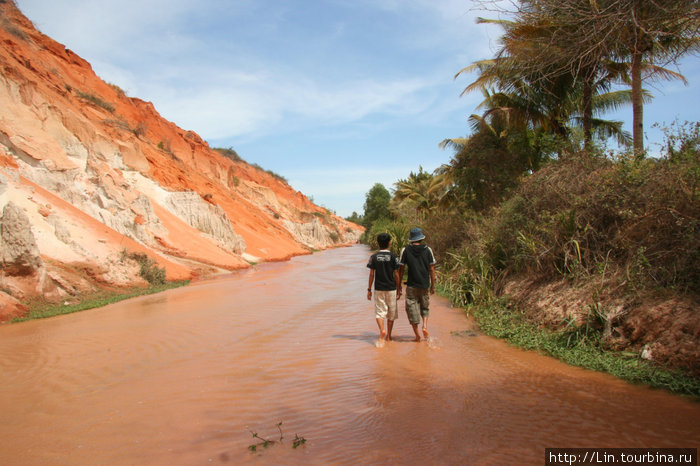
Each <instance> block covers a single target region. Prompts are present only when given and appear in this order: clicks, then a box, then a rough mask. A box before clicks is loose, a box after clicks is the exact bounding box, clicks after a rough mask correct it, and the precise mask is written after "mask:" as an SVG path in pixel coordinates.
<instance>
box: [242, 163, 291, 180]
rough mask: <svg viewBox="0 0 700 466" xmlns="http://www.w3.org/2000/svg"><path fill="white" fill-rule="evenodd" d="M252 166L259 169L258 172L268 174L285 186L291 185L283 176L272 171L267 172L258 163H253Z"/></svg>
mask: <svg viewBox="0 0 700 466" xmlns="http://www.w3.org/2000/svg"><path fill="white" fill-rule="evenodd" d="M251 165H252V166H253V167H255V168H257V169H258V170H260V171H263V172H265V173H267V174H268V175H270V176H272V177H273V178H275V179H277V180H278V181H281V182H282V183H284V184H289V181H287V178H285V177H283V176H282V175H279V174H277V173H275V172H273V171H272V170H266V169H264V168H263V167H261V166H260V165H258V164H257V163H253V164H251Z"/></svg>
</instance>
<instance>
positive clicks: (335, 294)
mask: <svg viewBox="0 0 700 466" xmlns="http://www.w3.org/2000/svg"><path fill="white" fill-rule="evenodd" d="M367 257H368V250H367V249H365V248H364V247H361V246H357V247H352V248H343V249H337V250H332V251H327V252H323V253H318V254H314V255H312V256H302V257H297V258H295V259H293V260H292V261H290V262H283V263H274V264H265V265H261V266H257V267H255V268H254V269H253V270H249V271H245V272H240V273H236V274H234V275H232V276H230V277H225V278H220V279H217V280H211V281H205V282H199V283H195V284H192V285H190V286H188V287H185V288H178V289H174V290H170V291H167V292H165V293H162V294H159V295H154V296H146V297H141V298H136V299H133V300H129V301H126V302H121V303H117V304H114V305H111V306H108V307H105V308H102V309H96V310H92V311H85V312H82V313H78V314H72V315H68V316H61V317H56V318H52V319H48V320H40V321H31V322H24V323H21V324H14V325H6V326H2V327H0V380H2V384H1V385H0V436H1V437H2V439H3V441H2V444H1V445H0V464H3V465H40V464H41V465H46V464H71V465H82V464H86V465H87V464H183V465H196V464H209V463H230V464H241V463H253V464H256V463H257V464H273V463H277V464H279V463H284V464H368V463H389V462H394V463H397V464H406V463H421V464H457V463H462V464H542V463H543V458H544V449H545V448H548V447H693V448H697V447H698V446H700V423H698V422H697V420H698V419H700V404H697V403H693V402H690V401H688V400H686V399H684V398H681V397H679V396H674V395H671V394H668V393H666V392H662V391H657V390H651V389H647V388H644V387H638V386H633V385H630V384H627V383H625V382H622V381H619V380H617V379H614V378H612V377H609V376H607V375H604V374H599V373H595V372H591V371H586V370H583V369H578V368H572V367H568V366H566V365H564V364H562V363H559V362H557V361H555V360H553V359H551V358H547V357H543V356H540V355H538V354H535V353H531V352H530V353H528V352H524V351H521V350H518V349H516V348H512V347H509V346H507V345H506V344H505V343H503V342H501V341H498V340H495V339H493V338H490V337H486V336H483V335H480V334H478V333H477V332H475V329H474V326H473V324H472V323H471V322H470V321H469V320H468V319H466V318H465V317H464V314H463V313H462V312H461V311H460V310H458V309H451V308H450V306H449V303H448V302H447V301H446V300H444V299H441V298H433V300H432V311H431V322H430V323H431V334H432V336H431V340H430V341H428V342H422V343H414V342H411V341H410V339H411V334H412V332H411V329H410V326H409V325H408V322H407V320H406V317H405V314H404V313H403V311H402V312H401V313H400V317H399V321H398V322H397V324H396V327H395V336H396V337H397V341H394V342H392V343H389V344H387V345H386V346H384V347H383V348H378V347H377V346H376V345H375V343H376V338H377V331H376V324H375V322H374V318H373V311H372V306H371V304H370V303H369V302H368V301H367V300H366V292H365V289H366V286H367V269H366V268H365V264H366V260H367ZM400 306H401V307H400V308H401V309H402V308H403V300H402V301H401V302H400ZM280 421H282V422H283V424H282V426H281V427H282V431H283V433H284V439H283V443H281V444H276V445H273V446H271V447H270V448H268V449H265V450H263V451H261V452H258V453H251V452H249V451H248V449H247V447H248V445H251V444H253V443H255V441H256V440H255V439H254V438H253V436H252V434H251V431H255V432H258V433H259V435H261V436H263V437H267V438H270V439H275V440H279V432H278V431H277V429H276V427H275V426H276V424H277V423H278V422H280ZM295 434H298V435H300V436H302V437H304V438H305V439H306V440H307V443H306V444H305V445H303V446H302V447H300V448H298V449H293V448H292V441H293V439H294V436H295Z"/></svg>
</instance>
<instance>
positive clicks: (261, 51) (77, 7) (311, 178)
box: [16, 0, 700, 216]
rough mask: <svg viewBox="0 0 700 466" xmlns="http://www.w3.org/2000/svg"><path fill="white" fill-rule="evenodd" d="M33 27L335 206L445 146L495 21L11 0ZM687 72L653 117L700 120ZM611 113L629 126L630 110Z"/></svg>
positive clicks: (446, 7)
mask: <svg viewBox="0 0 700 466" xmlns="http://www.w3.org/2000/svg"><path fill="white" fill-rule="evenodd" d="M16 2H17V4H18V6H19V7H20V9H21V10H22V11H23V13H24V14H25V15H26V16H27V17H28V18H29V19H30V20H32V21H33V22H34V24H35V26H36V27H37V28H38V29H39V30H41V31H42V32H43V33H45V34H47V35H49V36H51V37H53V38H54V39H55V40H57V41H59V42H61V43H63V44H65V45H66V47H68V48H69V49H71V50H73V51H75V52H76V53H78V54H79V55H80V56H82V57H83V58H85V59H86V60H88V61H89V62H90V63H91V64H92V66H93V68H94V70H95V72H96V73H97V74H98V75H99V76H100V77H101V78H103V79H104V80H106V81H108V82H111V83H114V84H116V85H118V86H119V87H121V88H122V89H124V90H125V91H126V93H127V94H128V95H130V96H133V97H139V98H141V99H144V100H147V101H151V102H153V103H154V105H155V107H156V109H157V110H158V111H159V112H160V113H161V114H162V115H163V116H164V117H165V118H167V119H169V120H171V121H173V122H175V123H176V124H177V125H178V126H180V127H182V128H184V129H187V130H192V131H195V132H197V133H198V134H199V135H200V136H202V137H203V138H204V139H205V140H207V141H208V142H209V144H210V145H211V146H212V147H233V148H234V149H235V150H236V151H237V152H238V154H239V155H240V156H241V157H243V158H244V159H245V160H247V161H249V162H251V163H257V164H259V165H261V166H263V167H264V168H266V169H270V170H273V171H275V172H277V173H279V174H280V175H282V176H284V177H285V178H287V179H288V180H289V183H290V184H291V185H292V186H293V187H294V188H295V189H297V190H300V191H302V192H303V193H304V194H306V195H307V196H309V197H311V198H313V199H314V201H315V202H316V203H317V204H319V205H322V206H324V207H327V208H329V209H331V210H333V211H335V212H337V213H338V214H339V215H342V216H348V215H350V214H351V213H352V212H353V211H357V212H358V213H362V211H363V204H364V199H365V194H366V193H367V191H369V189H370V188H371V187H372V186H373V185H374V183H382V184H384V185H385V186H386V187H387V188H389V189H391V188H392V186H393V184H394V182H396V181H397V180H398V179H400V178H405V177H406V176H408V174H409V173H410V172H411V171H412V170H413V171H415V170H417V169H418V167H419V166H423V168H425V169H427V170H433V169H435V168H437V167H438V166H440V165H441V164H443V163H447V162H448V161H449V159H450V156H451V155H452V154H451V153H450V152H447V151H443V150H440V149H439V148H438V143H439V142H440V141H442V140H443V139H445V138H448V137H461V136H465V135H466V134H467V133H468V127H467V117H468V116H469V115H470V114H471V113H474V112H475V108H476V106H477V105H478V103H479V102H480V101H481V96H480V95H477V94H473V95H468V96H465V97H460V93H461V91H462V89H463V88H464V87H465V86H466V85H467V84H469V83H470V82H471V81H472V80H473V79H474V78H475V76H465V77H460V78H458V79H457V80H455V79H454V75H455V73H456V72H457V71H459V70H460V69H461V68H463V67H464V66H466V65H468V64H470V63H472V62H473V61H476V60H480V59H484V58H490V57H492V56H493V54H494V51H495V50H496V48H497V42H496V41H497V39H498V36H499V30H498V29H497V28H495V27H494V26H486V25H477V24H476V23H475V18H476V17H477V16H487V17H493V15H491V14H489V13H488V12H484V11H478V10H475V9H473V7H474V5H473V3H472V2H470V1H469V0H284V1H283V0H200V1H198V2H193V1H191V0H119V1H116V0H114V1H112V0H93V1H85V0H51V1H49V0H16ZM680 71H681V72H682V73H683V74H684V75H685V76H686V77H687V78H688V80H689V85H688V86H684V85H683V84H682V83H680V82H660V83H655V84H654V86H653V87H651V88H650V90H651V91H652V92H653V93H654V95H655V96H656V98H655V99H654V102H652V103H651V104H649V105H647V106H646V107H645V127H646V128H647V129H648V138H649V139H648V141H647V142H648V144H649V145H650V148H651V149H652V151H653V150H654V148H653V146H654V144H655V143H658V142H660V141H661V136H660V133H659V131H658V130H654V129H652V128H651V125H652V123H653V122H671V121H673V120H674V119H676V118H678V119H680V120H697V119H698V111H697V105H698V102H700V99H699V98H698V97H699V96H700V92H699V88H698V82H700V63H699V61H698V60H697V57H689V58H686V59H684V60H683V61H682V62H681V65H680ZM606 117H608V118H611V119H619V120H624V121H625V122H626V127H627V128H628V129H629V128H631V119H632V110H631V108H625V109H623V110H621V111H618V112H617V113H615V114H612V115H606Z"/></svg>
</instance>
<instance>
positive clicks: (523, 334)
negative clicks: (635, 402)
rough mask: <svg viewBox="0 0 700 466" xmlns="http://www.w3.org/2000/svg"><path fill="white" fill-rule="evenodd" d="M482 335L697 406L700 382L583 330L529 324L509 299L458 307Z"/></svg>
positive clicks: (445, 291) (446, 293) (444, 291)
mask: <svg viewBox="0 0 700 466" xmlns="http://www.w3.org/2000/svg"><path fill="white" fill-rule="evenodd" d="M440 294H441V295H443V296H445V297H447V298H448V299H450V300H451V302H453V304H455V299H456V296H455V295H454V294H453V293H451V292H450V291H449V290H448V289H446V288H444V287H443V288H442V289H441V290H440ZM461 304H462V305H463V306H464V309H465V313H466V314H467V315H471V316H473V317H474V319H475V320H476V322H477V324H478V325H479V328H480V330H481V331H482V332H483V333H485V334H486V335H489V336H493V337H496V338H501V339H503V340H505V341H506V342H508V343H509V344H511V345H514V346H517V347H519V348H522V349H525V350H532V351H537V352H538V353H540V354H544V355H547V356H552V357H554V358H556V359H558V360H560V361H563V362H565V363H567V364H569V365H572V366H578V367H583V368H585V369H592V370H595V371H598V372H605V373H608V374H611V375H613V376H615V377H618V378H620V379H622V380H625V381H627V382H631V383H634V384H641V385H647V386H650V387H653V388H661V389H665V390H668V391H670V392H672V393H677V394H681V395H686V396H689V397H691V398H692V399H694V400H696V401H700V378H698V377H694V376H693V375H691V374H689V373H686V372H684V371H680V370H669V369H667V368H665V367H663V366H661V365H659V364H656V363H654V362H652V361H648V360H645V359H643V358H642V357H641V355H640V354H639V353H636V352H632V351H607V350H605V349H603V348H602V347H601V346H600V344H599V343H600V335H599V334H598V332H597V331H595V330H593V329H592V328H589V327H587V326H584V327H580V326H571V327H567V328H564V329H563V330H558V331H555V330H550V329H547V328H543V327H539V326H537V325H536V324H535V323H533V322H531V321H529V320H528V319H527V318H526V316H525V313H524V312H523V311H522V310H520V309H519V308H518V307H517V306H515V305H513V304H512V303H510V302H509V300H508V299H507V298H504V297H502V298H494V299H491V300H488V301H483V302H482V303H481V304H478V305H470V304H466V305H465V304H464V303H461Z"/></svg>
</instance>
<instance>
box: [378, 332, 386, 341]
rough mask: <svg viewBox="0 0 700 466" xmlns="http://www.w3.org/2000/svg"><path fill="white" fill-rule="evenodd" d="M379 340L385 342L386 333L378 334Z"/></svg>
mask: <svg viewBox="0 0 700 466" xmlns="http://www.w3.org/2000/svg"><path fill="white" fill-rule="evenodd" d="M379 339H380V340H386V332H381V333H380V334H379Z"/></svg>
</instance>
